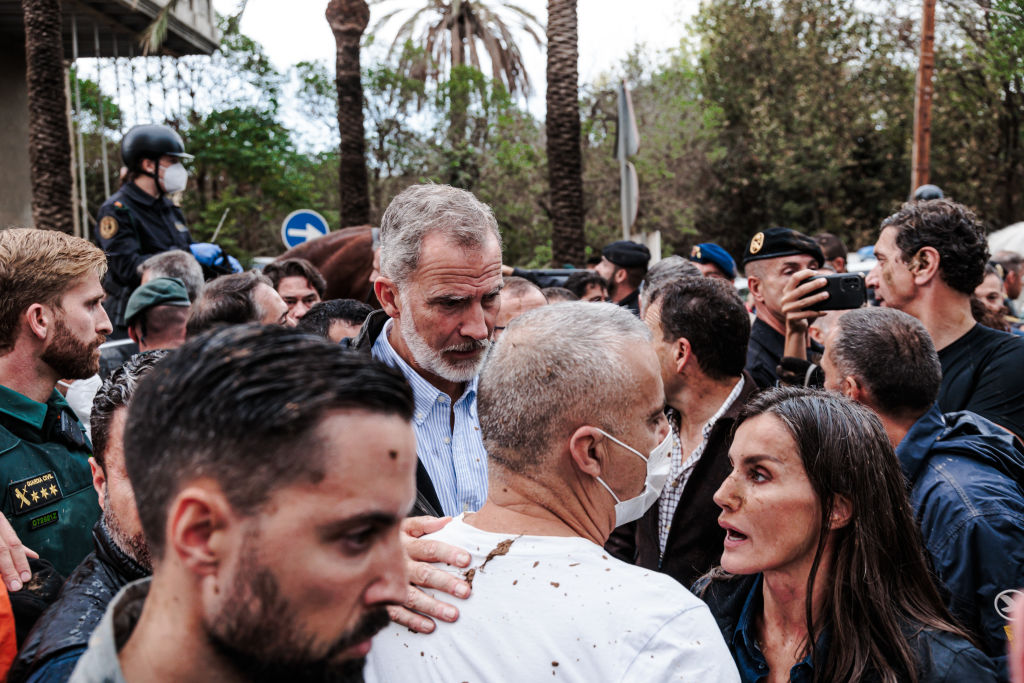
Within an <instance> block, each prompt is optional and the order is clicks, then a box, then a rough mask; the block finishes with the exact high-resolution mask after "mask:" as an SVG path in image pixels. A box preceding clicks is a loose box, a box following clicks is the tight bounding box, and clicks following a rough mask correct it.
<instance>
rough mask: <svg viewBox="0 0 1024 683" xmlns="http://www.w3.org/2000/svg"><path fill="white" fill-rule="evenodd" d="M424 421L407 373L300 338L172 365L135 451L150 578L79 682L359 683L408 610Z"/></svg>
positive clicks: (223, 337) (101, 632) (144, 397)
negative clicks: (394, 610)
mask: <svg viewBox="0 0 1024 683" xmlns="http://www.w3.org/2000/svg"><path fill="white" fill-rule="evenodd" d="M412 414H413V399H412V392H411V390H410V388H409V385H408V383H407V382H406V381H405V379H404V378H403V376H402V374H401V373H400V372H399V371H398V370H395V369H393V368H390V367H388V366H387V365H385V364H383V363H381V362H379V361H376V360H373V359H370V358H366V357H365V356H362V355H359V354H354V353H351V352H349V351H346V350H344V349H342V348H340V347H339V346H338V345H337V344H332V343H330V342H328V341H326V340H322V339H318V338H316V337H313V336H312V335H308V334H305V333H302V332H298V331H296V330H292V329H288V328H281V327H273V326H265V327H260V326H257V325H241V326H236V327H228V328H224V329H219V330H215V331H213V332H210V333H207V334H204V335H202V336H200V337H198V338H196V339H193V340H191V341H189V342H188V343H186V344H185V346H183V347H181V348H180V349H177V350H175V351H172V352H171V353H169V354H168V355H167V357H165V358H164V359H163V360H162V361H161V362H160V364H159V365H157V367H156V368H154V369H153V370H151V371H150V373H149V375H148V376H147V377H146V378H145V379H144V380H143V381H142V382H141V383H140V384H139V386H138V389H137V390H136V393H135V396H134V398H133V399H132V402H131V405H130V406H129V408H128V419H127V423H126V428H125V438H124V459H125V465H126V467H127V471H128V477H129V479H130V481H131V486H132V489H133V490H134V492H135V500H136V505H137V509H138V513H139V519H140V521H141V524H142V530H143V533H144V535H145V538H146V541H147V543H148V547H149V553H150V557H151V558H152V563H153V577H152V579H142V580H140V581H136V582H134V583H130V584H128V585H127V586H126V587H125V588H124V589H122V590H121V592H120V593H118V595H117V596H116V597H115V598H114V600H113V602H111V604H110V606H109V607H108V609H107V612H106V614H105V615H104V617H103V619H102V621H101V622H100V624H99V625H98V626H97V628H96V630H95V631H94V632H93V635H92V637H91V638H90V640H89V648H88V650H87V651H86V652H85V654H84V655H82V658H81V659H80V660H79V661H78V664H77V666H76V668H75V670H74V672H73V674H72V676H71V678H70V680H71V681H74V682H75V683H82V682H85V681H126V682H127V683H136V682H138V683H142V682H148V681H196V680H205V681H253V680H266V681H282V680H287V681H294V682H296V683H302V682H305V681H318V682H319V681H335V680H339V681H347V680H361V676H360V672H361V670H362V663H363V658H364V657H365V656H366V654H367V653H368V652H369V651H370V639H371V638H372V637H373V635H374V634H375V633H376V632H377V631H378V630H380V629H381V628H383V627H384V626H385V625H386V624H387V623H388V616H387V611H386V607H387V606H389V605H394V604H398V603H400V602H402V601H403V600H404V598H405V595H406V586H407V584H406V578H405V569H404V567H405V565H404V562H405V554H404V551H403V546H402V541H401V539H400V529H399V527H400V524H401V522H402V520H403V518H404V517H405V516H406V515H407V514H408V512H409V510H410V509H411V507H412V503H413V499H414V497H415V477H414V473H415V471H416V442H415V437H414V434H413V430H412V427H411V424H410V422H411V419H412ZM168 434H173V438H167V437H168Z"/></svg>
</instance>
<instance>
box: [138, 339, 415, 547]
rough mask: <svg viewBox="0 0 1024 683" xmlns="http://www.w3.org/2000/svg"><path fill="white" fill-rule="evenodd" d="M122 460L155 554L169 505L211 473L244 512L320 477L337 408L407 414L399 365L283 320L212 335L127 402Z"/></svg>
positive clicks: (170, 359) (168, 362)
mask: <svg viewBox="0 0 1024 683" xmlns="http://www.w3.org/2000/svg"><path fill="white" fill-rule="evenodd" d="M128 410H129V419H128V423H127V427H126V429H125V465H126V468H127V471H128V478H129V479H130V480H131V483H132V488H133V489H134V490H135V498H136V502H137V505H138V509H139V518H140V520H141V521H142V529H143V532H144V533H145V535H146V539H147V540H148V542H149V546H150V549H151V550H152V554H153V557H160V555H161V552H162V549H163V547H164V541H165V539H164V529H165V526H166V522H167V512H168V508H169V506H170V503H171V501H172V500H173V499H174V496H175V495H177V493H178V492H179V491H180V490H181V488H182V487H183V486H184V485H185V484H186V483H187V482H188V481H190V480H192V479H198V478H200V477H204V478H210V479H212V480H214V481H216V482H217V483H218V484H219V485H220V487H221V488H222V490H223V491H224V495H225V496H226V497H227V499H228V502H229V503H230V504H231V506H232V507H233V508H234V509H235V510H236V511H238V512H239V513H240V514H243V515H251V514H253V513H255V512H256V511H258V510H259V508H260V506H261V505H263V504H264V503H265V502H266V501H267V499H268V498H269V496H270V495H271V493H272V492H273V491H274V490H276V489H279V488H281V487H286V486H289V485H291V484H293V483H295V482H297V481H300V480H302V481H312V482H317V481H319V480H321V479H322V478H323V476H324V471H323V460H324V458H327V457H332V458H339V457H340V458H344V457H346V456H345V454H344V453H333V452H332V453H326V452H325V451H324V449H323V447H322V446H321V443H322V442H321V438H320V435H319V434H318V431H317V430H318V427H319V426H320V423H321V421H322V420H323V419H324V418H326V417H327V416H328V415H329V414H330V413H332V412H333V411H338V410H362V411H370V412H373V413H379V414H383V415H395V416H398V417H400V418H402V419H403V420H406V421H408V420H410V419H412V411H413V398H412V389H411V388H410V387H409V384H408V382H406V381H405V377H404V376H403V375H402V373H401V372H400V371H399V370H396V369H394V368H392V367H390V366H388V365H386V364H384V363H382V362H380V361H377V360H374V359H372V358H370V357H369V356H366V355H363V354H357V353H355V352H353V351H348V350H345V349H342V348H340V347H339V346H338V345H337V344H332V343H330V342H328V341H326V340H324V339H320V338H318V337H314V336H313V335H309V334H305V333H303V332H298V331H297V330H293V329H288V328H284V327H278V326H266V327H261V326H259V325H244V326H236V327H228V328H224V329H218V330H213V331H211V332H207V333H206V334H203V335H201V336H199V337H197V338H196V339H193V340H191V341H189V342H187V343H186V344H185V345H184V346H182V347H180V348H178V349H176V350H175V351H172V352H171V353H169V354H168V356H167V357H166V358H165V359H164V360H163V361H162V362H161V363H160V365H159V366H158V367H156V368H155V369H154V370H153V371H152V372H150V374H149V376H148V377H146V379H145V381H143V382H142V383H141V384H140V385H139V388H138V390H137V391H136V393H135V398H134V400H132V403H131V406H130V407H129V409H128Z"/></svg>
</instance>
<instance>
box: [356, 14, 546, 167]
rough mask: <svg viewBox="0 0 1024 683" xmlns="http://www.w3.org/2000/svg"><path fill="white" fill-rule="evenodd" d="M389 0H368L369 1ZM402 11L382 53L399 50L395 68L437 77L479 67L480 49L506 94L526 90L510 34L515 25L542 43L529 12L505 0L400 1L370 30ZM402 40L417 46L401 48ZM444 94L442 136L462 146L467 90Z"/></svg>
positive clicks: (525, 92) (520, 59)
mask: <svg viewBox="0 0 1024 683" xmlns="http://www.w3.org/2000/svg"><path fill="white" fill-rule="evenodd" d="M395 1H396V0H371V2H372V3H373V4H374V5H385V4H392V3H394V2H395ZM420 1H421V2H422V0H420ZM492 5H493V6H492ZM402 14H407V15H408V16H406V17H405V19H404V21H403V22H402V23H401V24H400V25H399V27H398V31H397V32H396V33H395V37H394V40H392V42H391V46H390V48H389V51H388V57H389V58H390V57H391V56H392V55H393V54H394V53H395V51H396V49H397V50H399V51H400V54H399V58H398V59H399V69H400V70H401V71H402V72H403V73H405V74H406V75H408V76H409V77H411V78H415V79H417V80H423V81H433V82H435V83H440V82H441V81H442V80H443V79H444V76H445V75H446V74H449V73H450V72H451V70H453V69H455V68H457V67H461V66H471V67H473V68H475V69H477V70H478V71H480V70H482V69H481V65H482V61H481V56H482V55H486V56H487V59H488V61H490V63H491V75H492V77H493V78H494V80H495V81H499V82H501V83H502V84H503V85H504V86H505V88H506V89H507V90H508V92H509V94H512V95H514V94H516V93H522V94H523V95H527V96H528V95H529V94H530V77H529V75H528V74H527V73H526V67H525V65H524V64H523V57H522V54H521V52H520V50H519V46H518V45H517V44H516V41H515V37H514V33H515V31H516V30H521V31H523V32H525V33H526V34H527V35H529V36H530V37H532V38H533V40H534V41H535V42H536V43H537V45H538V46H540V45H543V42H542V40H541V37H540V34H539V32H538V31H539V30H540V28H541V25H540V22H539V21H537V18H536V17H535V16H533V14H531V13H530V12H528V11H526V10H525V9H523V8H521V7H518V6H517V5H515V4H514V3H512V2H507V1H505V0H502V1H500V2H494V3H491V4H488V3H486V2H482V1H480V0H427V1H426V3H424V4H423V5H422V6H420V7H419V8H418V9H410V8H408V7H402V8H398V9H394V10H392V11H390V12H388V13H387V14H385V15H384V16H382V17H381V18H380V20H378V21H377V23H376V24H375V25H374V27H373V30H372V33H374V34H377V33H378V32H379V31H380V30H381V28H382V27H383V26H384V24H386V23H388V22H389V21H391V20H392V19H393V18H395V17H397V16H399V15H402ZM504 15H508V17H509V18H508V19H506V18H505V16H504ZM512 17H515V18H517V19H518V23H519V25H518V26H517V27H514V26H513V25H512V19H511V18H512ZM407 44H415V45H416V46H417V47H418V48H421V49H418V50H406V49H404V47H405V45H407ZM481 48H482V49H481ZM450 97H451V121H450V123H449V127H448V131H449V133H448V136H449V140H450V143H451V145H452V148H453V149H455V150H458V149H461V148H462V147H463V146H464V140H465V136H466V112H467V110H468V109H469V91H468V90H467V89H465V88H453V89H452V90H451V93H450Z"/></svg>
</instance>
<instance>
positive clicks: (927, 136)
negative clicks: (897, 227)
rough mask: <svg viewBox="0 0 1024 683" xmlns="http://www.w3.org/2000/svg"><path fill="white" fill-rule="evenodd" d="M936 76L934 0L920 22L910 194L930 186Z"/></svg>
mask: <svg viewBox="0 0 1024 683" xmlns="http://www.w3.org/2000/svg"><path fill="white" fill-rule="evenodd" d="M934 75H935V0H924V16H923V17H922V19H921V54H920V59H919V64H918V67H917V87H916V88H915V93H914V149H913V153H912V156H913V159H912V168H911V172H910V194H911V195H913V193H914V190H916V189H917V188H918V187H920V186H921V185H924V184H926V183H927V182H928V179H929V175H930V170H931V146H932V95H933V94H934V89H933V87H932V79H933V77H934Z"/></svg>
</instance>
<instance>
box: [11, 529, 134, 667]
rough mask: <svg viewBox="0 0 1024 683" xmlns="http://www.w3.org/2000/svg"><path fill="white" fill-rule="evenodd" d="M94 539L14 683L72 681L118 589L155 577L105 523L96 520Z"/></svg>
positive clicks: (32, 638) (26, 651)
mask: <svg viewBox="0 0 1024 683" xmlns="http://www.w3.org/2000/svg"><path fill="white" fill-rule="evenodd" d="M92 537H93V544H94V546H95V551H94V552H92V553H91V554H90V555H88V556H87V557H86V558H85V559H84V560H82V563H81V564H80V565H78V568H77V569H75V571H74V572H73V573H72V574H71V576H70V577H68V580H67V582H66V583H65V584H64V587H63V588H62V589H61V592H60V595H59V596H57V600H56V602H54V603H53V604H52V605H51V606H50V607H49V609H47V610H46V612H44V613H43V616H42V617H40V619H39V621H38V622H36V625H35V628H33V629H32V632H31V633H30V634H29V636H28V639H27V640H26V641H25V644H24V645H23V646H22V648H21V651H20V652H19V653H18V658H17V659H16V660H15V661H14V665H13V666H12V667H11V671H10V673H9V674H8V678H7V680H8V681H9V682H10V683H19V682H20V681H28V680H32V681H54V682H55V681H66V680H67V679H68V677H69V676H70V675H71V672H72V671H73V670H74V668H75V664H76V662H77V661H78V658H79V657H81V656H82V653H84V652H85V649H86V647H87V646H88V644H89V636H90V635H92V632H93V630H94V629H95V628H96V625H97V624H99V623H100V619H101V618H102V617H103V612H104V611H106V609H107V605H108V604H110V601H111V600H113V599H114V596H115V595H117V592H118V591H119V590H121V588H123V587H124V586H125V585H126V584H128V583H131V582H132V581H135V580H137V579H141V578H144V577H146V576H149V571H148V570H147V569H145V568H144V567H142V566H141V565H139V564H138V563H136V562H135V561H134V560H132V559H131V558H130V557H128V556H127V555H126V554H125V553H124V552H122V551H121V549H120V548H118V547H117V545H115V544H114V541H113V540H112V539H111V538H110V535H109V534H108V533H107V530H106V527H104V526H103V523H102V522H97V523H96V526H95V527H94V528H93V530H92Z"/></svg>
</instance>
